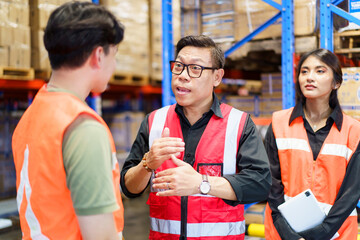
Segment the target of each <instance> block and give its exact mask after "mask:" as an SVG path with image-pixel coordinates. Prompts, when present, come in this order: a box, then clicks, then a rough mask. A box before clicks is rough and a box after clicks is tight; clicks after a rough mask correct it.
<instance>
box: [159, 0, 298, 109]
mask: <svg viewBox="0 0 360 240" xmlns="http://www.w3.org/2000/svg"><path fill="white" fill-rule="evenodd" d="M262 1H263V2H265V3H267V4H269V5H270V6H272V7H274V8H276V9H278V10H279V13H277V14H276V15H275V16H273V17H272V18H270V19H269V20H268V21H266V22H265V23H264V24H263V25H261V26H259V27H258V28H257V29H255V30H254V31H253V32H252V33H250V34H249V35H247V36H246V37H244V38H243V39H242V40H240V41H239V42H237V43H235V44H234V45H233V46H232V47H231V48H230V49H228V50H227V51H225V57H227V56H229V55H230V54H231V53H233V52H234V51H235V50H236V49H238V48H239V47H241V46H242V45H244V44H245V43H247V42H248V41H250V40H251V39H253V37H254V36H256V35H257V34H259V33H260V32H262V31H263V30H264V29H266V28H267V27H268V26H270V25H271V24H273V23H274V22H276V20H278V19H279V18H280V17H281V18H282V32H283V34H282V75H283V78H282V79H283V80H282V81H283V94H282V98H283V108H289V107H292V106H294V105H295V91H294V81H293V66H294V60H293V59H294V24H293V23H294V4H293V0H290V1H285V0H283V1H282V4H278V3H276V2H274V1H273V0H262ZM162 3H163V5H162V7H163V9H162V14H163V43H164V44H163V48H164V49H163V82H162V87H163V93H162V98H163V100H162V101H163V105H164V106H166V105H170V104H173V103H175V100H174V97H173V95H172V91H171V87H170V81H171V75H170V69H169V64H168V63H169V61H170V60H172V58H173V52H174V50H173V49H174V46H173V41H172V39H173V38H172V26H171V22H172V9H171V5H172V0H164V1H162Z"/></svg>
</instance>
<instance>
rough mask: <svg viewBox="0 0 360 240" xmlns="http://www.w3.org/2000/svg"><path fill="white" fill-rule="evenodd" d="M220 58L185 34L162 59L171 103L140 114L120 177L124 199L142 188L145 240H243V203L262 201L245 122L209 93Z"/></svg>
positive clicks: (265, 185)
mask: <svg viewBox="0 0 360 240" xmlns="http://www.w3.org/2000/svg"><path fill="white" fill-rule="evenodd" d="M224 64H225V57H224V54H223V52H222V51H221V49H220V48H219V47H218V46H217V45H216V44H215V43H214V42H213V40H211V39H210V38H209V37H206V36H187V37H184V38H182V39H181V40H180V41H179V42H178V44H177V47H176V58H175V61H170V69H171V72H172V90H173V92H174V94H175V98H176V102H177V103H176V104H174V105H172V106H166V107H163V108H161V109H158V110H156V111H154V112H152V113H150V114H149V115H147V116H146V118H145V120H144V121H143V123H142V125H141V127H140V129H139V132H138V135H137V137H136V140H135V142H134V144H133V146H132V149H131V152H130V154H129V156H128V158H127V159H126V161H125V164H124V167H123V169H122V172H121V181H120V182H121V186H122V190H123V192H124V194H125V195H126V196H128V197H137V196H140V195H141V194H142V193H143V192H144V190H145V189H146V187H147V186H148V185H149V184H150V194H149V200H148V204H149V206H150V224H151V229H150V236H149V239H192V240H193V239H203V237H209V239H222V240H228V239H229V240H230V239H244V235H245V221H244V216H243V214H244V205H243V204H246V203H252V202H258V201H263V200H265V199H266V198H267V196H268V193H269V190H270V185H271V176H270V171H269V164H268V158H267V155H266V152H265V149H264V146H263V143H262V139H261V138H260V136H259V134H258V132H257V130H256V127H255V124H254V123H253V121H252V120H251V118H250V116H249V115H248V114H247V113H245V112H242V111H240V110H237V109H235V108H232V107H231V106H229V105H227V104H224V103H221V102H220V101H219V100H218V98H217V97H216V95H215V93H214V88H215V87H217V86H218V85H219V84H220V83H221V80H222V77H223V75H224V69H223V68H224Z"/></svg>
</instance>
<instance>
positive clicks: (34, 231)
mask: <svg viewBox="0 0 360 240" xmlns="http://www.w3.org/2000/svg"><path fill="white" fill-rule="evenodd" d="M28 166H29V146H28V145H26V149H25V151H24V163H23V166H22V168H21V172H20V184H19V188H18V191H17V196H16V202H17V208H18V211H19V212H20V207H21V203H22V201H23V197H24V193H25V194H26V199H27V206H26V211H25V219H26V221H27V223H28V225H29V229H30V236H31V238H32V239H34V240H49V238H47V237H46V236H44V235H43V234H42V233H41V227H40V223H39V220H38V219H37V218H36V216H35V213H34V212H33V210H32V208H31V203H30V198H31V192H32V190H31V185H30V181H29V171H28Z"/></svg>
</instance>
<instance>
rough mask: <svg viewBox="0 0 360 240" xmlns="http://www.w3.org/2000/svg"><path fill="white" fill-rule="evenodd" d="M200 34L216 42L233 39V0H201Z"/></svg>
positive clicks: (234, 27)
mask: <svg viewBox="0 0 360 240" xmlns="http://www.w3.org/2000/svg"><path fill="white" fill-rule="evenodd" d="M201 12H202V14H201V19H202V34H204V35H207V36H210V37H211V38H212V39H213V40H214V41H216V42H224V41H233V40H234V39H235V35H234V33H235V31H234V29H236V26H235V25H234V3H233V0H224V1H217V0H209V1H201Z"/></svg>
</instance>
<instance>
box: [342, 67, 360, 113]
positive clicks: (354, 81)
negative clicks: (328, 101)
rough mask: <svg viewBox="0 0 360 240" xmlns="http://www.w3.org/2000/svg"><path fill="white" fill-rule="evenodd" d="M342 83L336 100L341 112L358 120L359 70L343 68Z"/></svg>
mask: <svg viewBox="0 0 360 240" xmlns="http://www.w3.org/2000/svg"><path fill="white" fill-rule="evenodd" d="M342 72H343V83H342V84H341V87H340V88H339V90H338V98H339V102H340V105H341V108H342V109H343V111H344V112H345V113H346V114H348V115H350V116H352V117H354V118H356V119H360V68H359V67H353V68H343V69H342Z"/></svg>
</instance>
